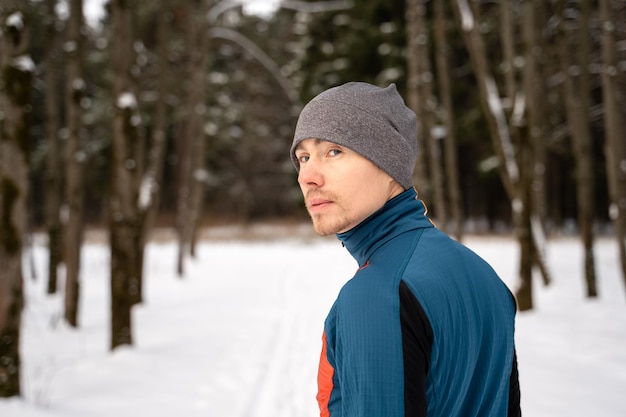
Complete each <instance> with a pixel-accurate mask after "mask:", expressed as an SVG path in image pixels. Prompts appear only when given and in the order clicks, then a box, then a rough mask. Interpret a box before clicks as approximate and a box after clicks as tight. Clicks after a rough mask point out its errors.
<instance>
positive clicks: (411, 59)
mask: <svg viewBox="0 0 626 417" xmlns="http://www.w3.org/2000/svg"><path fill="white" fill-rule="evenodd" d="M421 3H422V0H407V2H406V31H407V58H406V59H407V72H408V73H407V93H406V94H407V104H408V106H409V107H410V108H411V109H412V110H413V111H414V112H415V114H416V115H417V120H419V121H420V124H421V121H422V120H423V119H425V117H426V116H425V112H426V111H425V106H424V102H423V98H422V97H421V91H420V84H421V82H420V74H421V63H420V60H419V34H420V31H419V25H418V24H417V19H418V8H419V7H420V4H421ZM417 143H418V148H419V152H418V153H417V161H416V163H415V170H414V175H413V178H414V182H415V188H416V189H418V190H419V193H420V195H424V196H430V194H431V186H430V184H429V181H428V178H427V175H426V172H427V163H426V161H427V158H426V155H427V142H426V135H425V128H424V127H423V126H420V128H419V129H418V131H417Z"/></svg>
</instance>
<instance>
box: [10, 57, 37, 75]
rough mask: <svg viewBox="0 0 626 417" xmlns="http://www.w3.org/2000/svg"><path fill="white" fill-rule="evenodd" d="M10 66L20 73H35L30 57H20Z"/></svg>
mask: <svg viewBox="0 0 626 417" xmlns="http://www.w3.org/2000/svg"><path fill="white" fill-rule="evenodd" d="M12 65H13V66H14V67H15V68H17V69H19V70H20V71H22V72H35V68H36V67H35V62H34V61H33V59H32V58H31V57H30V55H20V56H18V57H15V58H14V59H13V62H12Z"/></svg>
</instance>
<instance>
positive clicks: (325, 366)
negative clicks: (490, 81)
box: [291, 83, 521, 417]
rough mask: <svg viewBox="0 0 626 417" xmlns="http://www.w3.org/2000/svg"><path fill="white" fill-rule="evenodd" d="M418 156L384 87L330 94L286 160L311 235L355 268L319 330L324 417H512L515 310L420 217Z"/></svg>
mask: <svg viewBox="0 0 626 417" xmlns="http://www.w3.org/2000/svg"><path fill="white" fill-rule="evenodd" d="M416 155H417V122H416V118H415V114H414V113H413V112H412V111H411V110H410V109H408V108H407V107H406V105H405V104H404V101H403V100H402V98H401V96H400V95H399V94H398V92H397V90H396V87H395V85H393V84H392V85H390V86H388V87H387V88H384V89H383V88H379V87H376V86H373V85H370V84H366V83H347V84H344V85H341V86H339V87H335V88H331V89H329V90H327V91H325V92H323V93H321V94H320V95H318V96H317V97H315V98H314V99H313V100H311V101H310V102H309V103H308V104H307V105H306V106H305V107H304V109H303V110H302V113H301V114H300V117H299V119H298V123H297V125H296V131H295V136H294V140H293V144H292V146H291V158H292V160H293V162H294V165H295V167H296V169H297V170H298V183H299V184H300V188H301V190H302V193H303V195H304V198H305V203H306V207H307V210H308V211H309V214H310V216H311V219H312V221H313V226H314V228H315V230H316V232H317V233H319V234H321V235H330V234H337V237H338V238H339V240H341V242H342V243H343V245H344V246H345V247H346V248H347V249H348V251H349V252H350V253H351V254H352V256H353V257H354V258H355V259H356V261H357V262H358V266H359V269H358V271H357V272H356V274H355V275H354V277H353V278H352V279H351V280H350V281H348V282H347V283H346V284H345V285H344V287H343V288H342V290H341V292H340V294H339V296H338V297H337V300H336V301H335V303H334V305H333V307H332V308H331V310H330V313H329V314H328V317H327V318H326V321H325V325H324V334H323V338H322V341H323V346H322V354H321V357H320V365H319V374H318V395H317V399H318V402H319V406H320V414H321V416H322V417H324V416H330V417H339V416H342V417H355V416H361V417H366V416H371V417H400V416H411V417H414V416H426V415H428V416H442V417H455V416H462V417H470V416H519V415H521V412H520V405H519V400H520V394H519V382H518V374H517V360H516V355H515V345H514V316H515V310H516V306H515V301H514V299H513V296H512V294H511V292H510V291H509V290H508V289H507V287H506V286H505V284H504V283H503V282H502V281H501V280H500V279H499V278H498V276H497V275H496V273H495V272H494V271H493V269H492V268H491V267H490V266H489V265H488V264H487V263H486V262H485V261H483V260H482V259H481V258H480V257H478V256H477V255H476V254H474V253H473V252H471V251H470V250H469V249H467V248H466V247H464V246H463V245H461V244H459V243H458V242H456V241H454V240H452V239H450V238H449V237H448V236H446V235H445V234H444V233H442V232H441V231H439V230H438V229H437V228H436V227H435V226H434V225H433V224H432V222H431V221H430V220H429V219H428V218H427V217H426V208H425V207H424V205H423V203H422V202H421V201H420V200H418V198H417V193H416V191H415V190H414V188H413V175H412V174H413V168H414V165H415V161H416Z"/></svg>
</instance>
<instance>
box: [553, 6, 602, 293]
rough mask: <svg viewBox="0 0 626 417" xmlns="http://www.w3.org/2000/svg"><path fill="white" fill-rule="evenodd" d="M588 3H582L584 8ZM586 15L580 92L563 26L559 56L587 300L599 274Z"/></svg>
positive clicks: (581, 56)
mask: <svg viewBox="0 0 626 417" xmlns="http://www.w3.org/2000/svg"><path fill="white" fill-rule="evenodd" d="M585 2H586V0H583V1H582V3H583V6H582V7H583V8H584V7H585V6H584V3H585ZM564 8H565V2H564V1H562V0H561V1H560V2H559V9H560V17H561V21H562V20H563V19H564V16H563V11H564ZM588 15H589V13H587V16H585V15H584V14H583V19H581V21H580V24H581V28H580V29H579V31H580V32H582V33H581V34H580V35H579V39H580V40H581V42H579V45H578V48H580V49H581V50H582V51H581V53H579V54H578V57H579V59H580V60H581V61H580V62H578V65H577V66H578V67H579V69H580V73H581V76H580V80H579V87H578V89H577V88H576V87H575V86H574V80H573V79H572V76H571V75H570V74H571V71H570V68H572V67H574V65H575V64H574V63H572V62H570V56H571V53H570V45H569V43H568V41H567V34H566V33H565V32H564V30H565V29H564V27H563V25H561V28H560V30H559V35H558V39H559V40H558V46H557V49H558V54H559V57H560V61H561V70H562V71H563V74H564V78H563V92H564V102H565V108H566V112H567V120H568V125H569V130H570V134H571V137H572V142H573V148H574V157H575V160H576V190H577V193H576V197H577V199H576V200H577V207H578V225H579V228H580V234H581V239H582V242H583V248H584V251H585V257H584V258H585V268H584V271H585V282H586V287H587V296H588V297H596V296H597V294H598V292H597V288H596V274H595V266H594V256H593V216H594V214H593V202H594V198H593V197H594V192H593V167H592V160H591V157H592V150H591V137H590V136H591V133H590V128H589V118H588V113H589V105H588V103H589V98H588V94H589V76H588V68H589V45H588V43H589V42H588V40H587V39H586V38H587V36H588V33H587V24H586V22H585V18H588Z"/></svg>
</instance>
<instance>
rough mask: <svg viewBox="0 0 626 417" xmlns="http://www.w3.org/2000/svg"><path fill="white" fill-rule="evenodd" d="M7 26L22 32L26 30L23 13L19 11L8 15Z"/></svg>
mask: <svg viewBox="0 0 626 417" xmlns="http://www.w3.org/2000/svg"><path fill="white" fill-rule="evenodd" d="M6 25H7V26H8V27H13V28H15V29H17V30H22V29H23V28H24V15H23V14H22V12H20V11H17V12H14V13H11V14H10V15H8V16H7V20H6Z"/></svg>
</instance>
